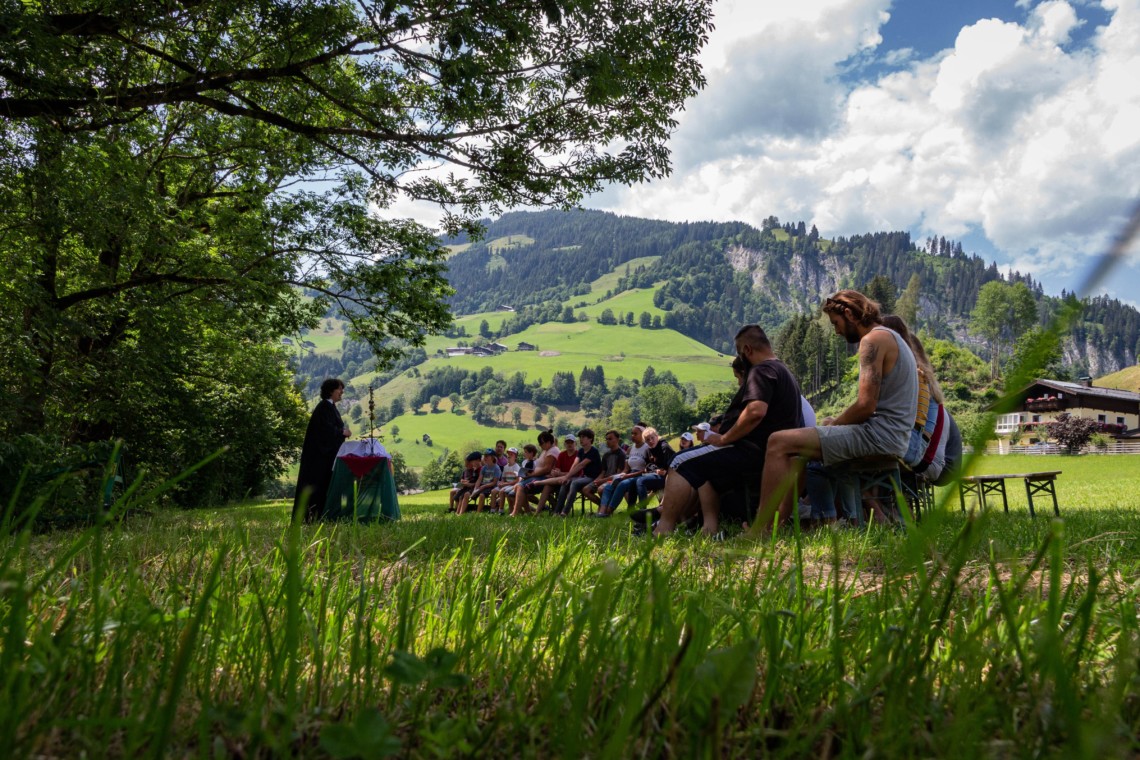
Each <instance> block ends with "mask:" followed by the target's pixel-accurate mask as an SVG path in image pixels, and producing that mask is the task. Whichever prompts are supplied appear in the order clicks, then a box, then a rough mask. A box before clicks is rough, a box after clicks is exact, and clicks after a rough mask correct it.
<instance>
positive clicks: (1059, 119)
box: [591, 0, 1140, 297]
mask: <svg viewBox="0 0 1140 760" xmlns="http://www.w3.org/2000/svg"><path fill="white" fill-rule="evenodd" d="M779 5H782V4H779ZM1103 6H1104V8H1105V10H1107V11H1108V12H1109V13H1110V14H1111V16H1110V20H1109V22H1108V24H1107V25H1105V26H1103V27H1101V28H1098V29H1095V30H1093V32H1092V34H1091V37H1089V39H1088V41H1087V43H1085V44H1082V45H1079V46H1075V45H1073V44H1072V35H1073V33H1074V31H1075V30H1077V29H1078V28H1080V27H1081V25H1082V24H1084V23H1085V22H1084V21H1083V20H1082V19H1081V18H1080V6H1077V7H1074V5H1072V4H1070V3H1069V2H1066V1H1065V0H1047V1H1046V2H1042V3H1038V4H1031V3H1028V2H1027V3H1024V8H1025V12H1024V14H1023V16H1022V17H1021V18H1020V19H1018V20H1008V19H1006V20H998V19H980V20H978V21H977V22H975V23H973V24H970V25H968V26H966V27H964V28H962V29H961V30H959V32H958V34H957V37H956V39H955V42H954V45H953V47H951V48H949V49H946V50H942V51H938V52H937V53H936V54H933V55H930V56H927V57H926V58H920V57H918V56H916V55H915V54H914V53H913V52H909V53H902V52H898V53H895V52H894V51H887V52H886V53H883V52H879V51H876V48H877V46H878V45H879V44H880V42H881V37H880V34H879V30H880V29H881V27H882V25H883V24H884V23H886V21H887V19H888V18H889V15H888V14H889V7H888V3H887V2H885V0H814V1H813V2H809V3H803V4H800V5H798V6H797V7H796V9H794V10H792V11H786V10H782V9H781V8H780V7H777V4H776V3H746V2H739V3H731V2H726V3H723V4H722V5H721V6H719V9H718V17H717V20H718V24H717V27H718V28H717V32H716V33H715V34H714V36H713V38H712V40H711V42H710V47H709V49H708V50H707V51H706V52H705V62H706V73H707V75H708V76H709V81H710V84H709V87H708V89H707V90H706V91H705V92H703V93H701V94H700V95H698V96H697V97H696V98H695V99H694V101H693V102H692V103H691V104H690V105H689V107H688V110H687V111H686V112H685V115H684V117H683V120H682V123H681V126H680V129H679V131H678V133H677V135H676V136H675V138H674V140H673V145H672V147H673V149H674V152H675V157H676V167H677V171H676V172H675V174H674V176H672V177H671V178H669V179H668V180H665V181H662V182H657V183H654V184H652V185H643V186H638V187H635V188H632V189H614V190H611V191H609V192H607V193H605V194H603V195H602V196H600V197H598V198H597V199H595V201H594V203H592V204H591V205H598V206H602V207H608V208H613V209H614V210H618V211H620V212H623V213H628V214H636V215H643V216H652V217H656V218H666V219H739V220H742V221H746V222H750V223H753V224H759V223H760V221H761V220H762V219H763V218H765V217H767V216H768V215H770V214H776V215H778V216H780V217H781V218H782V219H792V220H798V219H805V220H807V221H809V223H815V224H817V225H818V226H819V229H820V231H821V233H823V234H825V235H839V234H851V233H855V232H863V231H869V230H878V229H909V230H911V231H913V232H914V233H915V235H916V236H917V237H919V238H922V237H924V236H926V235H928V234H939V235H946V236H962V235H965V234H967V233H969V232H980V233H982V234H984V235H985V237H986V238H987V239H988V240H989V241H990V242H991V243H992V244H993V245H994V247H995V248H996V249H997V250H998V251H1000V252H1001V254H1002V255H1003V257H1004V261H1003V262H1002V263H1003V264H1004V265H1012V266H1015V267H1016V268H1018V269H1020V270H1021V271H1023V272H1024V271H1028V272H1032V273H1034V275H1035V276H1037V277H1039V278H1041V279H1042V280H1043V281H1044V282H1045V283H1046V286H1047V287H1048V288H1049V289H1050V290H1055V291H1059V290H1060V289H1061V287H1068V288H1070V289H1072V288H1073V287H1074V286H1075V285H1076V284H1077V282H1076V280H1077V278H1078V277H1079V276H1080V274H1081V273H1082V272H1083V271H1085V270H1086V269H1087V267H1088V261H1089V259H1088V257H1089V255H1091V254H1095V253H1098V252H1100V251H1102V250H1104V249H1106V248H1107V246H1108V244H1109V242H1110V240H1111V239H1112V237H1113V235H1115V234H1116V232H1117V230H1118V228H1119V226H1120V225H1121V223H1122V221H1123V217H1124V215H1125V214H1126V213H1127V212H1128V211H1129V210H1130V209H1131V207H1132V205H1133V203H1134V202H1135V201H1136V200H1137V199H1140V76H1137V74H1136V72H1140V45H1138V44H1137V42H1138V41H1140V0H1104V2H1103ZM874 55H879V56H880V58H882V59H883V60H886V61H888V62H889V63H893V64H899V63H901V64H902V65H903V68H902V69H901V70H897V71H892V72H891V73H884V74H879V75H877V76H876V77H874V78H872V79H871V80H870V81H864V82H862V83H858V84H849V83H845V82H846V80H845V79H844V78H842V77H841V75H842V73H843V67H845V66H850V65H851V62H852V61H856V62H858V61H861V60H865V59H867V58H869V57H873V56H874ZM1133 263H1135V260H1133ZM1136 272H1137V267H1136V266H1130V267H1125V268H1122V269H1121V271H1120V272H1119V276H1118V277H1117V278H1115V279H1114V283H1113V290H1114V291H1121V290H1124V291H1127V286H1122V282H1121V279H1120V278H1121V277H1123V278H1124V281H1125V283H1127V282H1128V280H1130V279H1132V287H1133V288H1134V289H1135V287H1140V282H1136V281H1135V279H1133V278H1135V274H1136ZM1120 295H1122V296H1123V297H1128V294H1127V292H1122V293H1120Z"/></svg>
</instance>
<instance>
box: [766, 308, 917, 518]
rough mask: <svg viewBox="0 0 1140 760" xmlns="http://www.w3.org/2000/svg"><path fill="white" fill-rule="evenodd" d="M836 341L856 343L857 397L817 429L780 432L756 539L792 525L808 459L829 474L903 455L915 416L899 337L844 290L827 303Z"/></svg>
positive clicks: (772, 447)
mask: <svg viewBox="0 0 1140 760" xmlns="http://www.w3.org/2000/svg"><path fill="white" fill-rule="evenodd" d="M823 313H824V314H826V315H827V318H828V319H829V320H830V321H831V326H832V327H833V328H834V329H835V332H836V334H838V335H842V336H843V337H844V338H845V339H846V340H847V342H848V343H858V344H859V392H858V396H857V397H856V399H855V403H853V404H851V406H849V407H847V408H846V409H845V410H843V412H842V413H840V414H839V416H838V417H826V418H824V419H823V420H822V421H821V422H820V423H819V424H818V425H817V426H816V427H814V428H811V427H805V428H798V429H795V430H782V431H778V432H776V433H773V434H772V436H771V437H770V438H769V439H768V452H767V457H766V458H765V462H764V476H763V478H762V479H761V484H760V505H759V514H758V515H757V518H756V525H755V526H753V530H754V531H755V532H760V533H766V532H768V531H769V530H771V527H772V518H773V516H774V515H775V513H776V511H777V510H779V522H780V523H781V524H782V523H784V522H786V521H787V520H788V518H789V517H790V516H791V513H792V505H793V503H794V500H795V496H796V493H795V490H796V489H795V482H796V477H797V476H798V475H799V473H800V471H802V469H803V463H804V461H805V460H815V461H822V462H823V464H824V465H825V466H827V467H831V466H833V465H836V464H839V463H840V462H847V461H850V460H853V459H862V458H864V457H875V456H895V457H901V456H903V455H904V454H906V450H907V445H908V443H909V441H910V429H911V426H912V425H913V424H914V419H915V414H916V413H917V409H918V370H917V366H916V364H915V360H914V354H913V353H912V352H911V350H910V347H909V346H908V345H907V343H906V341H905V340H903V338H902V337H901V336H900V335H899V334H898V333H896V332H895V331H893V330H891V329H889V328H886V327H884V326H883V324H882V322H883V320H882V316H881V315H880V312H879V304H877V303H875V302H874V301H872V300H871V299H870V298H867V296H865V295H863V294H862V293H860V292H858V291H855V290H841V291H839V292H838V293H836V294H835V295H833V296H831V297H830V298H828V299H827V300H826V301H824V303H823Z"/></svg>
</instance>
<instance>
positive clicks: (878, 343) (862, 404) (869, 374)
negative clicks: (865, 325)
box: [831, 330, 898, 425]
mask: <svg viewBox="0 0 1140 760" xmlns="http://www.w3.org/2000/svg"><path fill="white" fill-rule="evenodd" d="M892 351H893V352H897V351H898V347H897V346H895V344H894V341H893V340H892V339H891V337H890V335H889V334H888V333H886V332H884V331H882V330H878V331H875V332H871V333H868V334H867V335H865V336H864V337H863V340H862V341H861V342H860V344H859V395H858V397H857V398H856V399H855V403H854V404H852V405H851V406H849V407H847V408H846V409H844V410H843V413H842V414H840V415H839V416H838V417H836V418H835V419H834V420H832V422H831V424H833V425H858V424H860V423H862V422H866V421H867V420H869V419H870V418H871V415H872V414H874V413H875V409H876V408H877V407H878V405H879V391H880V390H881V389H882V385H883V367H884V366H885V365H886V364H887V360H888V359H889V358H890V355H891V352H892Z"/></svg>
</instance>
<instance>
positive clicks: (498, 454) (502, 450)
mask: <svg viewBox="0 0 1140 760" xmlns="http://www.w3.org/2000/svg"><path fill="white" fill-rule="evenodd" d="M495 459H496V464H498V465H499V467H500V468H502V467H506V466H507V442H506V441H495Z"/></svg>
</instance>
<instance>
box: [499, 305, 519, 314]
mask: <svg viewBox="0 0 1140 760" xmlns="http://www.w3.org/2000/svg"><path fill="white" fill-rule="evenodd" d="M496 311H509V312H511V313H512V314H513V313H514V311H515V310H514V309H512V308H511V307H510V306H507V305H506V304H500V306H499V308H498V309H496Z"/></svg>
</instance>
